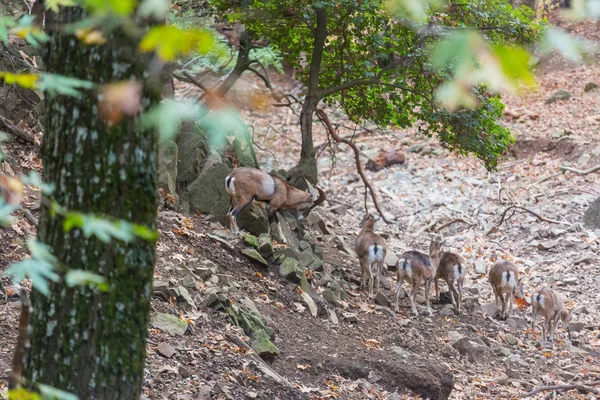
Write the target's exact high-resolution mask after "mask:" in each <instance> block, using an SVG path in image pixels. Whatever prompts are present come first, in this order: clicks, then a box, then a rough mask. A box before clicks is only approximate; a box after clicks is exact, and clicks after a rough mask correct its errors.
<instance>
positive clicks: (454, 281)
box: [429, 240, 467, 313]
mask: <svg viewBox="0 0 600 400" xmlns="http://www.w3.org/2000/svg"><path fill="white" fill-rule="evenodd" d="M442 244H443V242H440V241H438V240H432V241H431V244H430V245H429V255H430V257H431V259H432V260H433V264H434V265H435V267H436V273H435V277H434V280H433V281H434V284H435V298H436V300H437V301H438V302H439V301H440V291H439V286H438V280H439V279H443V280H444V281H446V283H447V284H448V289H449V291H450V298H451V299H452V304H453V305H454V308H455V309H456V312H458V313H460V304H461V302H462V287H463V282H464V279H465V275H466V272H467V270H466V268H465V260H464V259H463V258H462V257H461V256H459V255H458V254H455V253H449V252H446V251H442Z"/></svg>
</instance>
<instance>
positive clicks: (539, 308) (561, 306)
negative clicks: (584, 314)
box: [531, 288, 573, 342]
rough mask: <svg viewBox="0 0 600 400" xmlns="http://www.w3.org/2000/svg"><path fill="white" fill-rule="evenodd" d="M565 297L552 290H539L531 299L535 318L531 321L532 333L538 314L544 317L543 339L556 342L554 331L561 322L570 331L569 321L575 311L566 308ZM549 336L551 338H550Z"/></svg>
mask: <svg viewBox="0 0 600 400" xmlns="http://www.w3.org/2000/svg"><path fill="white" fill-rule="evenodd" d="M564 300H565V299H564V296H563V295H562V294H560V293H558V292H556V291H554V290H552V289H550V288H543V289H540V290H538V291H537V292H535V293H534V294H533V296H532V297H531V306H532V308H533V317H532V319H531V332H532V333H533V331H534V329H535V320H536V318H537V315H538V313H539V314H541V315H542V316H543V317H544V322H543V323H542V339H543V340H548V339H549V340H550V342H552V341H554V330H555V329H556V325H557V324H558V320H561V321H562V323H563V326H564V327H565V329H566V330H567V332H568V331H569V321H570V320H571V314H572V313H573V310H571V311H569V310H568V309H567V307H565V301H564ZM548 334H550V336H549V337H548Z"/></svg>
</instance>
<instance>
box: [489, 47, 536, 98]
mask: <svg viewBox="0 0 600 400" xmlns="http://www.w3.org/2000/svg"><path fill="white" fill-rule="evenodd" d="M493 51H494V54H495V55H496V57H497V59H498V60H499V61H500V66H501V67H502V71H503V72H504V75H505V77H506V78H507V80H508V81H511V82H512V83H513V85H514V86H515V87H516V86H517V85H519V84H521V83H522V84H524V85H525V86H526V87H528V88H533V87H534V86H535V85H536V79H535V75H534V74H533V72H532V71H531V68H530V64H531V55H530V54H529V53H528V52H527V51H526V50H525V49H523V48H522V47H517V46H506V45H496V46H494V49H493Z"/></svg>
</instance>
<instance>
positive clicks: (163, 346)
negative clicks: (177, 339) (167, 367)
mask: <svg viewBox="0 0 600 400" xmlns="http://www.w3.org/2000/svg"><path fill="white" fill-rule="evenodd" d="M156 351H157V352H158V354H160V355H162V356H165V357H166V358H171V357H173V356H174V355H175V354H176V353H177V350H175V348H174V347H173V346H171V345H170V344H169V343H165V342H161V343H159V344H158V347H157V348H156Z"/></svg>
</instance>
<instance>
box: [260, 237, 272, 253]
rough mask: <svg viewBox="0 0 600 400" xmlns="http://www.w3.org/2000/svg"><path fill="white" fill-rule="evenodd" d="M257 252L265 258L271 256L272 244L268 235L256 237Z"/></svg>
mask: <svg viewBox="0 0 600 400" xmlns="http://www.w3.org/2000/svg"><path fill="white" fill-rule="evenodd" d="M258 250H259V251H260V253H261V254H264V255H266V256H270V255H271V254H273V242H272V241H271V236H269V234H268V233H263V234H261V235H260V236H259V237H258Z"/></svg>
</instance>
